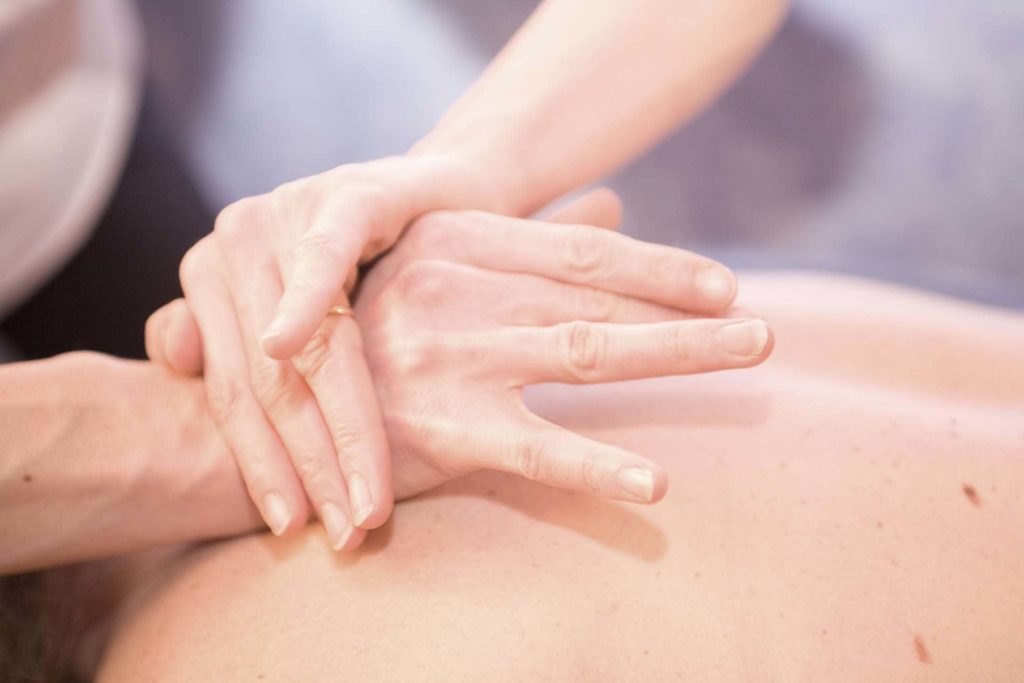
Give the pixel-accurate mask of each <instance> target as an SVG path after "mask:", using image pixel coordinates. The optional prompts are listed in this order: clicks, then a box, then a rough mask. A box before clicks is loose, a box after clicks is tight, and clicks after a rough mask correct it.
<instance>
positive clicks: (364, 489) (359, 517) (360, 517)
mask: <svg viewBox="0 0 1024 683" xmlns="http://www.w3.org/2000/svg"><path fill="white" fill-rule="evenodd" d="M348 498H349V502H350V504H351V505H352V523H353V524H355V525H356V526H362V525H363V523H364V522H366V520H367V519H369V518H370V515H372V514H373V498H371V497H370V487H369V486H367V485H366V479H365V478H364V477H363V475H361V474H359V473H358V472H353V473H352V474H350V475H348Z"/></svg>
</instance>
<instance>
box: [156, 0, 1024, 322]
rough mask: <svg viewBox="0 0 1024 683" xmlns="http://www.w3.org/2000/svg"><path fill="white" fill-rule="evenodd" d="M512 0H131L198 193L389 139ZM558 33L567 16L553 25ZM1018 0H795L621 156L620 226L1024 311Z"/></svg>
mask: <svg viewBox="0 0 1024 683" xmlns="http://www.w3.org/2000/svg"><path fill="white" fill-rule="evenodd" d="M533 4H534V3H533V2H530V1H527V0H396V1H395V2H387V3H355V2H348V3H344V2H343V3H339V2H336V0H303V1H302V2H288V3H282V2H278V1H277V0H247V2H231V1H227V0H220V1H219V2H218V1H204V2H198V0H196V1H192V2H180V1H179V0H147V1H146V2H143V3H141V8H142V10H143V12H144V14H145V15H146V17H147V23H148V29H149V37H150V42H151V46H152V48H153V54H152V57H151V64H152V70H153V73H154V77H155V83H156V86H157V87H156V93H157V96H158V99H159V100H160V101H161V106H162V107H163V108H164V109H165V110H166V112H167V113H168V117H169V121H170V124H171V127H172V128H173V129H174V130H175V131H176V135H177V140H178V144H179V145H180V147H181V149H182V150H183V153H184V156H185V157H186V158H187V159H188V160H189V163H190V165H191V166H192V168H193V170H194V172H195V174H196V176H197V177H198V178H199V179H200V182H201V184H202V185H203V190H204V192H205V193H206V196H207V197H208V199H209V201H210V203H211V206H214V207H216V206H222V205H224V204H226V203H227V202H229V201H231V200H233V199H235V198H237V197H240V196H243V195H245V194H250V193H254V192H262V191H265V190H267V189H269V188H271V187H273V186H274V185H276V184H277V183H280V182H282V181H285V180H288V179H291V178H293V177H297V176H300V175H305V174H308V173H313V172H317V171H319V170H322V169H325V168H328V167H330V166H332V165H334V164H338V163H343V162H347V161H353V160H361V159H367V158H372V157H375V156H379V155H384V154H391V153H395V152H400V151H402V150H403V149H405V148H406V147H407V146H408V145H409V143H411V142H412V141H413V140H415V139H416V138H417V137H418V136H419V135H421V134H422V133H423V132H425V131H426V130H428V129H429V127H430V125H431V124H432V123H433V122H434V120H435V119H436V118H437V117H438V116H439V115H440V113H441V112H442V111H443V110H444V108H445V106H446V105H447V104H448V103H449V102H450V101H451V100H452V99H454V98H455V96H456V95H457V94H458V93H459V92H461V91H462V89H463V88H465V87H466V86H467V85H468V84H469V83H471V82H472V80H473V78H474V77H475V76H476V74H477V73H479V71H480V70H481V69H482V68H483V67H484V65H485V64H486V63H487V61H488V60H489V58H490V57H491V55H492V54H493V53H494V52H495V51H496V50H497V49H498V48H499V47H500V45H501V44H502V43H503V42H504V41H505V40H506V39H507V38H508V36H509V35H510V34H511V33H512V31H513V30H514V29H515V28H516V26H517V25H518V23H519V22H520V21H521V20H522V18H523V17H525V16H526V15H527V14H528V13H529V11H530V9H531V6H532V5H533ZM567 30H569V29H567ZM1021 178H1024V2H1021V1H1020V0H860V1H858V2H836V1H835V0H795V2H794V6H793V11H792V13H791V15H790V17H789V19H788V20H787V22H786V24H785V26H784V27H783V29H782V31H781V32H780V34H779V35H778V37H777V39H776V40H775V41H774V43H773V44H772V45H771V46H770V47H769V48H768V50H767V51H766V52H765V54H764V55H763V56H762V58H761V59H760V60H759V61H758V62H757V63H756V64H755V66H754V68H753V69H752V70H751V71H750V73H748V74H747V75H746V76H745V77H744V78H743V79H742V80H741V81H740V82H739V83H738V84H737V85H736V86H735V87H734V88H733V89H732V90H731V91H730V92H729V93H728V94H727V95H726V96H725V97H724V98H723V99H722V100H721V101H720V102H719V103H718V104H716V105H715V106H714V107H713V108H712V109H711V110H710V111H708V112H706V113H704V114H703V115H701V116H700V117H698V119H697V120H695V121H694V122H692V123H691V124H690V125H689V126H687V128H686V129H685V130H683V131H682V132H680V133H678V134H676V135H674V136H672V137H671V138H669V139H668V140H666V141H665V142H664V143H663V144H662V145H660V146H659V147H658V148H657V149H656V150H654V151H653V152H651V153H650V154H648V155H647V156H646V157H645V158H643V159H642V160H640V161H639V162H637V163H636V164H634V165H633V166H632V167H631V168H629V169H627V170H625V171H623V172H622V173H620V174H619V175H618V176H616V177H615V178H614V179H612V181H611V185H612V186H613V187H615V188H616V189H618V190H619V191H620V192H621V193H622V194H623V196H624V199H625V203H626V208H627V219H626V230H627V232H630V233H632V234H635V235H637V236H640V237H643V238H645V239H650V240H655V241H660V242H666V243H673V244H678V245H682V246H686V247H689V248H693V249H696V250H700V251H705V252H708V253H710V254H712V255H716V256H718V257H720V258H723V259H725V260H726V261H727V262H728V263H730V264H731V265H735V266H754V267H809V268H824V269H836V270H842V271H846V272H852V273H860V274H864V275H869V276H875V277H883V278H888V279H892V280H896V281H902V282H906V283H910V284H914V285H918V286H924V287H929V288H932V289H936V290H939V291H944V292H949V293H955V294H959V295H962V296H968V297H974V298H977V299H980V300H984V301H989V302H993V303H1001V304H1006V305H1012V306H1017V307H1021V308H1024V267H1022V266H1021V264H1020V260H1021V258H1022V257H1024V227H1022V224H1021V220H1020V217H1021V216H1024V191H1021V190H1020V187H1021Z"/></svg>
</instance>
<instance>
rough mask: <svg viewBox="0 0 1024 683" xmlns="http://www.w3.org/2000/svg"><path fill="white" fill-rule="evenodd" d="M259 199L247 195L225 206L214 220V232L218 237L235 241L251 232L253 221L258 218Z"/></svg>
mask: <svg viewBox="0 0 1024 683" xmlns="http://www.w3.org/2000/svg"><path fill="white" fill-rule="evenodd" d="M257 209H258V199H257V198H256V197H246V198H244V199H239V200H237V201H235V202H232V203H231V204H228V205H227V206H226V207H224V208H223V209H222V210H221V212H220V213H219V214H217V218H216V219H215V220H214V222H213V232H214V234H215V235H217V238H218V239H220V240H224V241H225V242H227V243H234V242H236V241H238V240H239V239H241V238H242V237H243V236H244V235H246V234H247V233H248V232H250V229H251V226H252V222H253V220H254V219H255V218H256V212H257Z"/></svg>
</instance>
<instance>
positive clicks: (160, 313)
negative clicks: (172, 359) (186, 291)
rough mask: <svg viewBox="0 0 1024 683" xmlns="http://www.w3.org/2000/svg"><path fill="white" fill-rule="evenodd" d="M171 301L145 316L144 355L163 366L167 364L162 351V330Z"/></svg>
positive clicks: (164, 326) (165, 325)
mask: <svg viewBox="0 0 1024 683" xmlns="http://www.w3.org/2000/svg"><path fill="white" fill-rule="evenodd" d="M173 303H174V302H173V301H172V302H171V303H167V304H164V305H163V306H161V307H160V308H158V309H156V310H155V311H153V312H152V313H151V314H150V315H149V317H148V318H146V327H145V339H146V357H147V358H149V359H150V360H151V361H153V362H154V363H159V364H160V365H164V366H166V365H167V357H166V354H165V353H164V337H165V334H164V330H165V328H166V327H167V322H168V320H169V317H168V311H169V308H170V306H171V304H173Z"/></svg>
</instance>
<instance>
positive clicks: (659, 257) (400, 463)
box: [147, 191, 771, 548]
mask: <svg viewBox="0 0 1024 683" xmlns="http://www.w3.org/2000/svg"><path fill="white" fill-rule="evenodd" d="M618 215H619V207H618V202H617V199H615V197H614V195H611V194H610V193H608V192H602V191H598V192H596V193H591V194H590V195H588V196H587V197H584V198H583V199H582V200H580V201H578V202H577V203H575V204H574V205H572V206H570V207H569V208H567V209H566V210H564V211H563V212H562V213H561V214H559V215H557V216H555V217H553V218H552V221H553V222H548V223H545V222H540V221H530V220H523V219H514V218H506V217H502V216H498V215H494V214H488V213H483V212H478V211H458V212H456V211H440V212H432V213H428V214H426V215H424V216H422V217H421V218H419V219H418V220H416V221H415V222H414V223H413V224H412V225H411V227H410V228H409V229H408V231H407V232H406V234H405V236H404V237H403V238H402V239H401V240H400V241H399V242H398V244H397V246H396V247H395V248H394V249H393V250H392V251H391V252H390V253H389V254H387V255H386V256H385V257H383V258H382V259H381V260H380V261H379V263H377V264H376V265H374V267H373V268H372V269H371V270H370V272H369V274H368V276H367V277H366V279H365V281H364V282H363V283H362V287H361V289H360V292H359V296H358V298H357V302H356V307H355V308H356V317H357V319H358V321H359V327H360V329H361V332H362V340H363V345H362V348H365V353H366V356H365V357H366V362H367V364H368V370H369V373H370V374H371V375H372V376H373V379H374V382H375V387H376V392H377V396H378V398H379V401H380V406H381V408H382V414H383V425H384V427H385V428H386V431H387V435H388V440H389V442H390V445H391V453H392V457H393V471H394V494H395V495H396V496H397V497H398V498H402V497H406V496H410V495H414V494H416V493H418V492H421V491H423V490H425V489H428V488H431V487H433V486H436V485H438V484H440V483H442V482H443V481H446V480H448V479H451V478H453V477H457V476H460V475H463V474H466V473H468V472H471V471H474V470H478V469H485V468H490V469H499V470H505V471H510V472H515V473H518V474H521V475H523V476H525V477H528V478H530V479H533V480H536V481H541V482H544V483H547V484H550V485H553V486H559V487H564V488H572V489H579V490H586V491H592V492H594V493H596V494H598V495H602V496H606V497H610V498H616V499H620V500H628V501H634V502H644V503H649V502H653V501H656V500H658V499H659V498H660V497H661V496H662V495H663V494H664V491H665V488H666V479H665V474H664V471H663V470H662V469H661V468H660V467H659V466H658V465H657V464H656V463H654V462H652V461H650V460H647V459H646V458H643V457H642V456H640V455H638V454H635V453H631V452H629V451H625V450H623V449H620V448H616V447H612V446H609V445H605V444H601V443H598V442H594V441H592V440H589V439H586V438H584V437H582V436H579V435H577V434H574V433H572V432H570V431H567V430H564V429H562V428H560V427H557V426H555V425H553V424H551V423H549V422H547V421H545V420H543V419H541V418H540V417H538V416H536V415H535V414H533V413H531V412H530V411H529V410H528V409H527V408H526V406H525V405H524V404H523V402H522V399H521V394H522V389H523V387H524V386H526V385H529V384H535V383H543V382H573V383H595V382H609V381H617V380H624V379H634V378H641V377H654V376H661V375H677V374H686V373H693V372H704V371H710V370H718V369H724V368H736V367H746V366H751V365H755V364H757V363H759V362H761V361H762V360H764V358H765V357H766V356H767V354H768V353H769V352H770V348H771V335H770V331H769V329H768V327H767V325H765V323H764V322H763V321H760V320H756V319H749V318H742V319H732V318H715V317H709V318H696V317H695V316H696V315H716V314H718V313H720V312H721V311H722V310H723V309H725V308H726V307H727V306H728V305H729V304H730V303H731V301H732V299H733V297H734V294H735V284H734V281H733V279H732V276H731V274H730V273H729V272H728V271H727V270H726V269H725V268H723V267H722V266H720V265H718V264H716V263H715V262H713V261H710V260H708V259H705V258H702V257H699V256H697V255H694V254H691V253H689V252H685V251H682V250H679V249H674V248H670V247H664V246H657V245H652V244H645V243H642V242H639V241H636V240H633V239H630V238H627V237H624V236H622V235H619V234H617V233H615V232H613V231H611V230H607V229H601V228H600V227H596V226H605V227H613V226H614V225H616V224H617V222H618ZM584 224H590V225H584ZM188 293H189V291H188V289H186V295H188ZM252 296H253V297H254V298H255V297H257V296H259V293H258V292H255V291H254V292H252ZM250 305H251V306H253V307H256V306H257V302H255V301H253V302H252V303H251V304H250ZM258 305H259V306H264V305H265V304H263V303H262V302H259V303H258ZM194 308H195V307H194V306H192V304H191V303H190V304H189V307H188V308H186V307H185V306H184V305H183V304H182V303H180V302H176V303H172V304H171V305H169V306H167V307H165V308H163V309H161V310H160V311H158V312H157V313H156V314H154V316H153V318H152V319H151V321H150V324H149V325H148V329H147V346H148V348H149V349H150V350H151V356H152V357H153V358H154V360H158V361H163V362H165V363H166V364H168V365H170V366H171V367H174V368H176V369H178V370H179V371H185V372H195V371H198V370H200V368H201V367H202V368H204V371H205V373H206V375H207V383H208V384H210V378H209V374H210V372H209V366H208V365H204V363H207V362H208V360H209V359H211V358H213V357H214V354H213V353H211V350H210V348H209V347H210V345H212V344H216V345H221V341H220V340H218V339H217V338H216V337H215V336H212V335H216V334H217V332H215V330H216V328H215V327H213V326H210V327H209V329H210V333H209V334H200V332H199V330H198V329H197V328H196V326H195V325H196V323H198V324H199V326H200V328H202V326H203V320H202V319H201V316H200V315H199V314H198V313H196V314H195V317H194V318H193V317H192V315H190V313H189V311H190V310H191V311H194ZM357 333H358V330H356V328H355V324H354V321H353V319H351V318H347V317H333V316H332V317H328V318H327V319H326V320H324V319H323V316H321V323H320V327H319V328H318V329H317V331H316V333H315V338H316V339H319V340H333V339H337V338H339V336H340V335H343V334H344V335H351V337H352V339H354V340H355V341H354V342H353V343H352V344H351V345H350V346H345V347H343V350H344V351H345V352H347V356H346V357H347V358H350V357H351V356H353V355H355V353H356V352H358V350H359V348H360V345H359V344H358V334H357ZM200 338H201V339H202V342H201V343H200ZM250 344H251V342H250ZM200 345H201V346H202V351H201V352H200ZM312 349H314V354H313V358H315V359H317V361H316V362H315V363H312V364H308V365H307V363H305V362H303V361H301V360H297V362H296V363H295V366H296V367H299V368H301V369H303V370H305V371H306V372H305V373H304V374H302V376H303V377H308V378H310V381H311V383H315V384H316V387H317V389H318V391H317V390H316V389H315V390H314V391H316V393H317V396H318V397H319V396H320V395H321V393H323V394H324V395H327V394H328V392H330V391H332V390H333V391H335V392H338V391H341V392H346V394H345V395H347V396H348V397H349V398H350V401H351V403H350V404H349V405H354V404H355V403H356V402H358V400H359V399H360V396H359V395H358V394H356V393H355V392H354V391H353V386H368V385H369V377H368V376H367V375H365V374H363V375H361V376H360V378H359V381H360V382H361V384H359V385H354V384H353V381H354V380H353V378H352V377H351V376H350V374H349V373H351V372H352V367H353V366H352V364H351V363H349V364H347V365H344V364H342V363H341V362H340V361H337V360H335V359H334V358H333V355H334V354H336V353H338V352H337V351H335V350H332V346H331V344H329V343H325V342H320V343H318V344H314V345H312ZM221 352H222V353H223V354H224V355H225V356H227V355H228V352H229V350H228V349H227V348H222V349H221ZM218 357H219V356H218ZM225 362H226V361H225ZM231 362H232V363H233V364H234V365H235V367H237V368H238V370H237V373H238V375H239V376H244V374H245V373H246V372H251V370H249V369H247V368H246V363H250V364H252V363H254V362H255V364H256V367H257V368H259V367H260V366H261V365H262V364H264V363H265V362H267V361H265V360H264V359H263V358H260V357H259V350H258V349H256V350H255V351H250V352H249V354H248V356H247V355H246V354H245V353H244V352H242V351H240V350H239V351H238V352H236V355H235V357H234V359H232V361H231ZM250 367H251V366H250ZM310 370H312V372H310ZM255 376H256V377H259V376H260V372H259V371H257V372H256V373H255ZM362 383H365V384H362ZM273 404H274V402H271V405H273ZM320 405H321V406H323V405H324V402H323V401H321V402H320ZM335 405H337V404H335ZM277 406H278V410H279V412H278V415H279V418H278V420H279V421H280V424H282V425H283V424H285V420H286V419H288V420H292V421H294V422H296V423H298V420H299V419H300V418H299V414H300V410H299V409H298V408H297V406H300V404H298V403H293V402H287V403H285V402H278V403H277ZM314 407H315V406H313V407H309V408H306V409H307V410H309V412H310V414H312V413H313V408H314ZM236 409H237V407H236ZM256 409H258V406H255V405H254V406H253V408H251V409H250V410H256ZM362 409H363V410H364V411H365V410H366V408H365V406H364V407H363V408H362ZM217 412H219V411H217ZM289 413H291V415H289ZM363 414H365V412H364V413H363ZM325 416H326V413H325ZM228 417H230V416H228V415H221V416H220V418H219V422H220V423H221V424H222V425H223V424H225V420H226V418H228ZM306 419H309V420H310V421H311V422H312V421H313V420H312V417H307V418H306ZM321 419H324V418H321ZM327 422H328V423H329V418H327ZM276 424H278V423H276V422H275V425H276ZM268 430H269V426H268ZM298 431H299V429H298V428H297V427H296V432H298ZM265 434H266V433H265V432H264V435H263V436H262V437H261V438H268V437H267V436H266V435H265ZM249 436H250V437H252V438H250V439H248V440H247V441H245V443H246V444H248V445H250V446H251V447H252V448H253V449H254V451H253V453H255V454H259V455H260V457H261V458H266V457H267V456H266V455H263V454H265V453H266V447H265V446H263V445H261V444H257V443H256V435H249ZM269 437H270V438H271V439H272V443H278V444H279V443H280V441H275V440H274V439H277V437H276V436H275V435H274V434H273V433H272V432H271V433H270V435H269ZM282 440H283V438H282ZM350 446H351V444H349V443H347V442H345V441H344V440H343V441H342V443H341V444H340V447H339V450H338V452H339V453H341V454H342V462H343V463H344V462H345V461H346V457H345V456H346V455H347V454H348V453H349V452H350V451H351V450H352V449H351V447H350ZM235 453H236V457H239V460H240V464H242V458H243V456H241V455H240V454H239V452H238V451H237V450H235ZM244 457H247V458H250V459H252V460H253V461H255V456H254V455H252V454H249V455H246V456H244ZM278 457H280V456H278ZM374 462H376V463H377V464H378V469H377V470H376V471H377V472H378V473H380V474H383V473H384V472H386V469H385V467H386V464H385V463H380V462H379V461H374ZM342 469H343V470H345V471H346V474H347V472H348V470H347V468H346V466H345V465H343V466H342ZM242 470H243V473H245V471H246V469H245V465H244V464H242ZM266 471H267V472H268V474H269V470H266ZM306 473H307V474H310V473H311V472H308V471H307V472H306ZM314 474H317V476H315V477H312V479H313V480H314V481H322V479H320V478H321V477H325V475H324V474H323V472H319V473H314ZM292 476H294V475H292ZM247 480H248V478H247ZM266 481H267V482H268V484H269V485H270V486H278V487H279V486H280V485H279V484H275V483H274V481H273V480H272V479H271V478H270V477H269V476H268V477H267V479H266ZM346 481H348V482H349V490H352V488H353V487H352V482H351V479H348V478H347V479H346ZM335 484H336V486H337V490H340V494H341V495H343V494H344V486H343V483H342V482H341V481H340V476H339V479H338V480H337V481H336V482H335ZM307 491H309V489H308V487H307ZM250 492H253V488H252V485H251V483H250ZM309 493H310V498H311V499H313V498H314V494H313V492H312V491H310V492H309ZM355 497H357V496H355V495H353V498H355ZM256 502H257V505H259V502H260V501H259V499H256ZM313 502H314V504H316V503H317V501H316V499H314V500H313ZM319 509H320V510H321V516H322V518H324V519H323V521H324V523H325V526H326V527H327V529H328V533H329V534H330V535H331V537H332V540H333V541H334V545H335V547H338V548H351V547H355V546H356V545H358V543H359V542H361V540H362V538H363V536H364V534H365V531H364V529H365V528H366V527H367V526H369V525H367V524H359V523H357V524H356V525H355V527H356V528H354V527H353V526H344V527H342V528H341V529H340V530H339V529H338V528H335V529H332V524H334V522H332V520H331V519H329V518H327V517H328V515H324V514H323V509H322V508H319ZM329 513H330V511H329V510H328V514H329ZM380 521H383V520H380Z"/></svg>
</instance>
